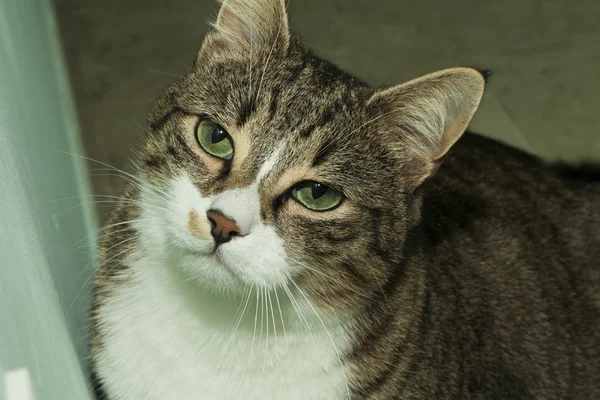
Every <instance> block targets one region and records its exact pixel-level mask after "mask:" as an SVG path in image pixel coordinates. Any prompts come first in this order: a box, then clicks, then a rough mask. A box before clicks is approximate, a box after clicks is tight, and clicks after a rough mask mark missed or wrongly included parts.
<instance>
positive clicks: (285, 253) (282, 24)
mask: <svg viewBox="0 0 600 400" xmlns="http://www.w3.org/2000/svg"><path fill="white" fill-rule="evenodd" d="M214 28H215V29H214V31H213V32H211V33H210V34H209V35H208V36H207V38H206V39H205V42H204V44H203V46H202V48H201V50H200V51H199V54H198V57H197V59H196V62H195V63H194V65H193V67H192V68H191V70H190V71H189V73H188V74H186V75H185V76H184V77H183V78H182V79H180V80H179V81H178V82H176V83H175V84H173V85H172V86H171V87H170V88H168V89H167V90H166V91H165V93H163V94H162V96H161V97H160V98H159V100H158V101H157V104H156V105H155V106H154V108H153V110H152V112H151V113H150V116H149V127H150V135H149V138H148V143H147V146H146V149H145V151H144V154H143V157H142V161H141V171H142V174H143V177H144V179H145V180H146V181H147V182H149V183H150V184H151V185H146V186H145V189H144V190H143V192H142V196H141V200H142V204H143V205H142V210H143V213H144V215H145V216H144V218H145V219H147V220H150V221H152V225H151V226H152V228H151V230H153V232H152V233H148V234H149V235H153V237H154V238H155V241H154V242H152V241H151V243H153V244H152V246H154V247H156V248H158V251H161V252H163V253H165V254H166V253H167V252H168V251H169V250H170V249H171V248H173V247H175V248H177V249H178V250H179V251H180V252H181V254H182V256H181V265H180V267H181V268H182V269H183V270H184V271H185V273H186V274H187V275H188V276H189V277H190V278H191V279H197V281H198V282H201V283H203V284H205V285H208V286H209V287H213V288H217V289H227V290H229V289H230V290H234V291H235V290H241V289H242V288H244V287H248V286H249V285H254V286H255V287H270V288H273V287H279V286H285V285H288V286H290V287H293V286H295V285H296V284H297V285H298V286H300V287H302V290H303V291H304V292H305V293H307V295H308V296H309V297H310V298H311V299H312V300H314V301H315V302H317V303H318V304H321V305H323V306H331V307H334V308H336V309H343V308H346V307H353V306H356V305H358V304H359V303H360V302H361V301H362V300H363V299H364V298H365V297H368V296H369V295H370V294H371V293H373V292H375V291H377V290H379V288H380V286H379V285H382V284H384V283H385V282H386V280H388V279H389V277H390V276H391V274H392V273H393V271H394V269H395V268H397V265H398V262H399V260H400V259H401V256H402V254H401V249H402V244H403V242H404V240H405V237H406V234H407V231H408V230H409V229H410V227H411V226H412V225H413V224H414V223H415V222H416V221H417V220H418V196H415V190H416V189H417V188H418V187H419V186H420V185H421V184H422V183H423V182H424V181H425V180H426V179H427V178H428V177H430V176H431V175H432V174H433V173H434V172H435V171H436V169H437V167H438V165H439V164H440V161H441V160H442V158H443V156H444V155H445V153H446V152H447V151H448V149H449V148H450V147H451V146H452V145H453V144H454V143H455V142H456V140H457V139H459V137H460V136H461V135H462V134H463V132H464V130H465V129H466V127H467V124H468V123H469V121H470V120H471V118H472V116H473V114H474V113H475V110H476V109H477V107H478V104H479V102H480V99H481V97H482V94H483V89H484V78H483V76H482V74H481V73H479V72H478V71H476V70H474V69H469V68H456V69H449V70H444V71H440V72H436V73H433V74H430V75H427V76H424V77H422V78H419V79H416V80H413V81H410V82H408V83H405V84H402V85H399V86H395V87H391V88H387V89H381V90H379V89H373V88H371V87H369V86H367V85H365V84H364V83H362V82H360V81H359V80H357V79H355V78H353V77H352V76H350V75H348V74H346V73H344V72H343V71H341V70H340V69H338V68H337V67H335V66H334V65H332V64H331V63H329V62H327V61H323V60H321V59H319V58H317V57H316V56H314V55H313V54H312V53H311V52H310V51H309V50H307V48H306V47H304V46H303V45H302V44H301V43H300V41H299V40H298V39H297V38H296V37H294V36H291V35H290V33H289V30H288V21H287V15H286V9H285V4H284V1H283V0H227V1H226V2H225V3H224V4H223V6H222V8H221V11H220V13H219V16H218V19H217V22H216V23H215V24H214ZM151 186H152V187H151ZM165 210H166V211H165ZM155 250H156V249H155Z"/></svg>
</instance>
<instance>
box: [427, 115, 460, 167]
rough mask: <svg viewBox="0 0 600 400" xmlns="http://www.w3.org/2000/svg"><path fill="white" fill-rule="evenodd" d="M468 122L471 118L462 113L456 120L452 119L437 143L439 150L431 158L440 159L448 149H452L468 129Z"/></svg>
mask: <svg viewBox="0 0 600 400" xmlns="http://www.w3.org/2000/svg"><path fill="white" fill-rule="evenodd" d="M468 122H469V119H467V118H465V117H464V116H462V115H458V116H456V118H454V120H452V122H451V123H450V125H449V126H448V127H446V129H445V131H444V133H443V135H442V137H441V138H440V142H439V143H438V145H437V151H436V152H435V154H433V155H432V157H431V160H433V161H438V160H440V159H441V158H442V157H444V156H445V155H446V153H447V152H448V150H450V147H452V146H453V145H454V143H456V141H457V140H458V139H460V137H461V136H462V134H463V133H464V132H465V130H466V129H467V125H468Z"/></svg>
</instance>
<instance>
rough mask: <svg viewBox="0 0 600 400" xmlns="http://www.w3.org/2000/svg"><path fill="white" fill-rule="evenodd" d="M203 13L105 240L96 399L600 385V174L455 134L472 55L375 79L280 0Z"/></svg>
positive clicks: (525, 394) (547, 395) (516, 391)
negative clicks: (311, 42)
mask: <svg viewBox="0 0 600 400" xmlns="http://www.w3.org/2000/svg"><path fill="white" fill-rule="evenodd" d="M216 28H217V31H216V32H214V33H212V34H211V35H209V37H208V38H207V40H206V41H205V44H204V46H203V48H202V50H201V51H200V53H199V56H198V59H197V61H196V63H195V65H194V67H193V68H192V70H191V71H190V73H189V74H187V75H186V76H184V77H183V78H182V79H180V80H179V81H178V82H176V83H175V84H174V85H173V86H172V87H171V88H169V89H168V90H167V91H166V92H165V93H164V94H163V95H162V96H161V97H160V98H159V100H158V102H157V104H156V105H155V107H154V109H153V111H152V112H151V114H150V117H149V126H150V135H149V136H148V138H147V144H146V147H145V150H144V152H143V154H142V156H141V160H140V170H139V173H138V175H137V176H129V177H128V179H130V180H131V181H132V185H131V187H130V189H129V190H128V191H127V192H126V194H125V196H124V197H123V200H122V201H121V202H120V204H119V206H118V207H117V208H116V210H115V211H114V212H113V214H112V218H111V221H109V226H108V228H107V229H108V230H107V234H106V236H104V239H103V240H104V241H103V244H102V249H103V250H102V253H101V257H100V260H101V266H100V269H99V272H98V275H97V279H96V284H95V288H96V295H95V301H94V309H93V329H92V358H93V360H94V370H95V373H96V375H97V377H98V383H99V384H100V386H101V387H102V389H103V390H104V391H105V392H106V394H107V397H108V399H110V400H145V399H148V400H153V399H178V400H179V399H181V400H191V399H211V400H219V399H238V398H239V399H288V398H289V399H307V400H311V399H326V400H336V399H348V398H353V399H367V398H368V399H378V400H379V399H430V398H435V399H461V400H462V399H493V398H497V399H506V398H517V399H563V398H564V399H567V398H568V399H587V398H590V399H592V398H599V397H600V380H599V377H600V261H599V260H600V213H599V212H598V211H597V210H596V205H597V204H599V203H600V177H595V175H587V176H585V179H583V178H582V179H579V177H578V175H577V173H576V171H575V170H570V171H561V170H559V169H557V168H554V167H551V166H548V165H547V164H544V163H543V162H541V161H540V160H538V159H536V158H535V157H532V156H529V155H527V154H524V153H522V152H520V151H518V150H516V149H512V148H510V147H507V146H504V145H501V144H499V143H497V142H495V141H492V140H490V139H485V138H483V137H480V136H477V135H474V134H466V135H462V134H463V132H464V130H465V128H466V126H467V124H468V122H469V121H470V119H471V117H472V115H473V113H474V112H475V110H476V108H477V105H478V103H479V100H480V98H481V95H482V93H483V86H484V77H483V76H482V74H480V73H479V72H477V71H475V70H472V69H467V68H457V69H451V70H446V71H441V72H438V73H434V74H431V75H428V76H426V77H423V78H420V79H417V80H414V81H411V82H409V83H407V84H404V85H400V86H397V87H394V88H390V89H386V90H378V89H373V88H370V87H368V86H367V85H365V84H363V83H361V82H360V81H358V80H356V79H355V78H352V77H351V76H349V75H347V74H345V73H343V72H342V71H340V70H338V69H337V68H336V67H334V66H333V65H331V64H329V63H327V62H325V61H322V60H320V59H318V58H317V57H315V56H313V55H312V54H311V53H310V51H308V50H307V49H306V48H305V47H304V46H303V45H302V44H301V43H300V42H299V41H298V40H297V39H295V38H293V37H292V36H290V35H289V33H288V31H287V20H286V19H285V8H284V4H283V2H282V1H280V0H254V1H250V0H230V1H228V2H226V3H225V5H224V7H223V8H222V10H221V13H220V15H219V19H218V21H217V23H216ZM461 136H462V138H461ZM459 138H460V139H459ZM443 159H445V161H444V163H443V164H441V161H442V160H443ZM440 164H441V166H440ZM438 167H439V170H438ZM436 170H437V173H436Z"/></svg>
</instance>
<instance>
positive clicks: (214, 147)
mask: <svg viewBox="0 0 600 400" xmlns="http://www.w3.org/2000/svg"><path fill="white" fill-rule="evenodd" d="M196 137H197V138H198V143H200V146H202V148H203V149H204V150H205V151H206V152H207V153H208V154H212V155H213V156H215V157H219V158H222V159H224V160H231V158H232V157H233V142H232V141H231V136H229V133H227V131H226V130H225V129H224V128H223V127H222V126H221V125H219V124H217V123H214V122H212V121H211V120H209V119H205V120H202V121H200V123H199V124H198V128H196Z"/></svg>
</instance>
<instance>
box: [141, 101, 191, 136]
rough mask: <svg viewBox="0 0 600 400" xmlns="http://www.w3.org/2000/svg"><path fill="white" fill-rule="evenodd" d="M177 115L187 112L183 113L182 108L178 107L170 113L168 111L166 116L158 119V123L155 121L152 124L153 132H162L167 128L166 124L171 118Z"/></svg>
mask: <svg viewBox="0 0 600 400" xmlns="http://www.w3.org/2000/svg"><path fill="white" fill-rule="evenodd" d="M176 113H185V111H183V110H182V109H181V108H179V107H177V106H175V107H173V108H171V109H170V110H169V111H167V113H166V114H165V115H163V116H162V117H160V118H159V119H158V121H155V122H153V123H151V124H150V130H151V131H153V132H155V131H158V130H161V129H162V128H163V127H164V126H165V124H166V123H167V122H169V120H170V119H171V117H172V116H173V115H174V114H176Z"/></svg>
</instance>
